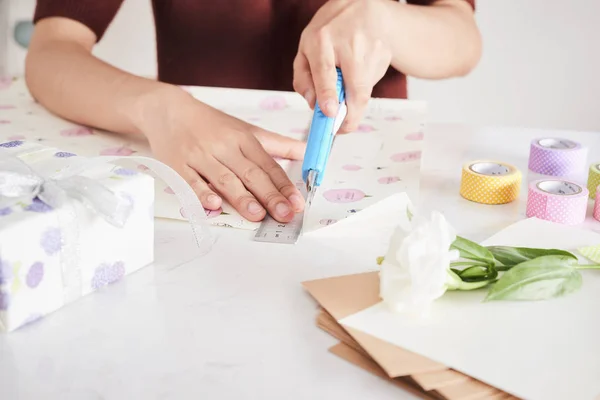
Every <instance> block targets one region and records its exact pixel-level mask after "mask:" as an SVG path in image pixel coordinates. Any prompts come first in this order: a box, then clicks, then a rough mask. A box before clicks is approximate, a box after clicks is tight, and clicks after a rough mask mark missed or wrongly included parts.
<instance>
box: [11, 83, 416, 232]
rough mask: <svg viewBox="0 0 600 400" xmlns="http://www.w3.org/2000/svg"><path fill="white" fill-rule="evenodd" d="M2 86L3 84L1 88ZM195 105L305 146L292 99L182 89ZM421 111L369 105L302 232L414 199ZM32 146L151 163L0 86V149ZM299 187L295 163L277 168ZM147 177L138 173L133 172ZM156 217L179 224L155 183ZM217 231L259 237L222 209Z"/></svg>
mask: <svg viewBox="0 0 600 400" xmlns="http://www.w3.org/2000/svg"><path fill="white" fill-rule="evenodd" d="M2 82H3V83H2ZM182 90H186V91H187V92H189V93H190V94H192V95H193V96H194V97H195V98H197V99H199V100H201V101H204V102H206V103H208V104H210V105H212V106H213V107H215V108H218V109H220V110H222V111H224V112H226V113H228V114H230V115H233V116H235V117H237V118H240V119H242V120H244V121H247V122H249V123H251V124H254V125H257V126H260V127H262V128H264V129H267V130H271V131H273V132H277V133H279V134H282V135H285V136H288V137H292V138H296V139H300V140H304V139H305V138H306V135H307V133H308V128H309V124H310V121H311V117H312V111H311V110H310V109H309V108H308V106H307V105H306V103H305V101H304V99H302V97H301V96H299V95H298V94H296V93H288V92H270V91H258V90H244V89H224V88H206V87H182ZM425 115H426V106H425V104H424V103H422V102H415V101H408V100H392V99H372V100H371V103H370V106H369V108H368V110H367V112H366V115H365V117H364V119H363V121H362V123H361V124H360V126H359V128H358V130H357V131H356V132H353V133H351V134H347V135H339V136H338V137H337V138H336V141H335V144H334V146H333V149H332V154H331V157H330V160H329V164H328V166H327V171H326V174H325V179H324V182H323V185H322V187H321V188H319V191H318V193H317V197H316V198H315V201H314V203H313V205H312V207H311V209H310V213H309V214H308V215H307V219H306V225H305V227H304V230H305V232H308V231H314V230H316V229H320V228H323V227H326V226H328V225H331V224H333V223H335V222H336V221H339V220H341V219H344V218H347V217H351V216H352V215H354V214H355V213H357V212H359V211H360V210H362V209H364V208H366V207H369V206H371V205H373V204H375V203H377V202H378V201H380V200H383V199H384V198H387V197H389V196H390V195H392V194H395V193H399V192H404V191H407V192H409V194H410V195H411V197H414V196H416V195H417V194H418V185H419V172H420V166H421V161H420V159H421V151H422V140H423V138H424V123H425ZM9 140H31V141H38V142H42V143H44V144H48V145H51V146H54V147H59V148H61V149H65V150H66V151H71V152H74V153H77V154H79V155H82V156H97V155H118V156H129V155H137V156H148V157H151V156H152V155H151V152H150V149H149V146H148V144H147V143H146V142H145V141H144V140H140V139H139V138H132V137H127V136H121V135H115V134H110V133H106V132H102V131H98V130H94V129H89V128H87V127H81V126H78V125H76V124H73V123H70V122H67V121H65V120H62V119H60V118H57V117H55V116H53V115H52V114H50V113H49V112H48V111H46V110H45V109H44V108H43V107H42V106H41V105H39V104H36V103H35V102H34V101H33V100H32V98H31V96H30V95H29V92H28V91H27V88H26V86H25V83H24V82H23V80H21V79H4V80H3V81H0V143H2V142H5V141H9ZM278 162H279V164H280V165H281V166H282V167H283V168H284V169H285V170H286V172H287V173H288V175H289V176H290V178H291V179H292V180H293V181H294V182H295V183H296V184H297V185H302V184H303V183H302V179H301V171H300V167H301V165H300V163H299V162H291V161H289V160H278ZM133 168H140V169H142V170H145V167H144V166H143V165H138V166H137V167H136V166H134V167H133ZM155 182H156V187H155V192H156V209H155V216H156V217H161V218H169V219H179V220H181V219H184V216H183V215H182V210H181V208H180V206H179V204H178V202H177V200H176V199H175V198H174V196H173V194H172V193H173V192H172V190H171V189H170V188H169V187H168V186H166V185H165V184H163V183H162V182H161V181H160V180H156V181H155ZM207 216H208V221H209V222H210V223H211V224H212V225H215V226H227V227H234V228H241V229H251V230H253V229H256V228H258V226H259V224H258V223H252V222H250V221H248V220H246V219H244V218H243V217H241V216H240V215H239V214H238V213H237V212H236V211H235V209H233V207H231V206H230V205H229V204H227V203H225V204H224V205H223V207H222V209H220V210H217V211H210V212H207Z"/></svg>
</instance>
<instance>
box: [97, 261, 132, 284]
mask: <svg viewBox="0 0 600 400" xmlns="http://www.w3.org/2000/svg"><path fill="white" fill-rule="evenodd" d="M124 275H125V265H124V264H123V262H122V261H117V262H115V263H114V264H108V263H105V264H102V265H100V266H98V267H97V268H96V270H95V271H94V276H93V277H92V289H94V290H97V289H99V288H101V287H102V286H106V285H109V284H111V283H114V282H116V281H118V280H119V279H121V278H123V276H124Z"/></svg>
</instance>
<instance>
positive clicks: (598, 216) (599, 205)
mask: <svg viewBox="0 0 600 400" xmlns="http://www.w3.org/2000/svg"><path fill="white" fill-rule="evenodd" d="M599 189H600V186H598V187H597V188H596V201H595V202H594V219H595V220H597V221H600V190H599Z"/></svg>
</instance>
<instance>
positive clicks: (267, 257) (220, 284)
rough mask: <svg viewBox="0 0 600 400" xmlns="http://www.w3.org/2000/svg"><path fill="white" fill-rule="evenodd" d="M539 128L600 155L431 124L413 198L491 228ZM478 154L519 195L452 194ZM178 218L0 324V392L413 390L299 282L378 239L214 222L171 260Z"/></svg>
mask: <svg viewBox="0 0 600 400" xmlns="http://www.w3.org/2000/svg"><path fill="white" fill-rule="evenodd" d="M538 136H560V137H568V138H570V139H572V140H577V141H580V142H583V143H585V144H587V145H588V146H589V147H590V162H591V161H594V160H600V145H599V144H600V143H599V141H600V135H599V134H598V133H594V132H552V131H546V130H537V129H521V128H494V127H483V128H478V127H471V126H464V125H430V126H429V127H427V130H426V135H425V138H426V139H425V151H424V153H423V154H424V155H423V167H422V168H423V171H422V177H421V185H420V186H421V190H420V193H419V194H416V193H415V194H412V195H411V197H412V200H413V202H414V203H415V204H416V205H417V206H418V210H419V211H421V212H424V211H428V210H432V209H437V210H440V211H442V212H443V213H444V214H445V215H446V217H447V218H448V219H449V221H450V222H451V223H452V224H453V225H454V226H455V228H456V229H457V231H458V232H460V233H461V234H462V235H465V236H467V237H470V238H471V239H473V240H482V239H485V238H486V237H488V236H491V234H493V233H494V232H496V231H498V230H500V229H502V228H504V227H506V226H507V225H509V224H511V223H513V222H515V221H517V220H519V219H521V218H524V206H525V201H526V194H527V192H526V185H527V180H528V179H530V177H528V176H527V173H526V171H527V157H528V153H529V143H530V141H531V140H532V139H533V138H535V137H538ZM481 158H491V159H497V160H502V161H505V162H509V163H513V164H514V165H516V166H517V167H518V168H519V169H521V171H523V173H524V181H523V188H522V190H521V195H520V197H519V199H518V200H517V201H515V202H513V203H511V204H507V205H503V206H484V205H481V204H475V203H470V202H468V201H466V200H464V199H462V198H461V197H460V196H459V194H458V190H459V184H460V168H461V165H462V163H464V162H466V161H471V160H474V159H481ZM585 225H586V226H587V227H589V228H590V229H594V230H596V229H600V223H599V222H597V221H594V220H588V221H586V223H585ZM187 229H188V226H187V224H185V223H184V222H176V221H163V220H157V226H156V262H155V264H154V265H152V266H148V267H146V268H143V269H142V270H140V271H139V272H137V273H135V274H133V275H130V276H128V277H126V278H125V279H124V280H122V281H121V282H119V283H117V284H115V285H112V286H110V287H107V288H106V289H103V290H101V291H99V292H97V293H94V294H92V295H89V296H86V297H85V298H82V299H80V300H78V301H77V302H75V303H73V304H71V305H69V306H68V307H66V308H64V309H62V310H59V311H57V312H55V313H54V314H53V315H51V316H49V317H47V318H44V319H43V320H41V321H39V322H37V323H34V324H32V325H29V326H26V327H24V328H22V329H20V330H18V331H16V332H13V333H11V334H3V335H0V399H18V400H21V399H38V398H44V399H61V400H63V399H64V400H69V399H77V400H85V399H178V400H179V399H283V398H285V399H317V398H319V399H321V398H323V399H324V398H340V399H364V398H377V399H381V400H383V399H413V398H415V397H414V396H413V395H412V394H409V393H408V392H404V391H403V390H402V389H399V388H398V387H396V386H393V385H391V384H389V383H387V382H385V381H383V380H381V379H380V378H377V377H374V376H372V375H370V374H369V373H367V372H365V371H363V370H361V369H359V368H357V367H355V366H353V365H351V364H349V363H347V362H345V361H343V360H341V359H339V358H337V357H336V356H334V355H332V354H331V353H329V352H328V351H327V349H328V348H329V347H330V346H331V345H333V344H335V343H336V341H335V340H334V339H333V338H332V337H330V336H329V335H328V334H326V333H324V332H322V331H320V330H319V329H318V328H317V327H316V326H315V317H316V315H317V304H316V303H315V302H314V301H313V300H312V299H311V297H310V296H309V295H308V294H307V293H306V292H305V291H304V290H303V288H302V285H301V282H303V281H305V280H311V279H317V278H321V277H327V276H335V275H343V274H351V273H357V272H365V271H369V270H372V269H373V267H374V263H373V260H374V258H375V257H377V256H379V255H381V254H382V251H383V250H384V248H385V243H384V241H368V240H362V239H361V238H344V239H328V240H326V241H325V240H322V239H321V240H317V239H314V238H310V237H306V238H302V240H300V241H299V242H298V243H297V244H296V245H277V244H265V243H258V242H253V241H252V232H249V231H241V230H234V229H227V228H214V232H215V233H216V234H217V236H218V240H217V242H216V244H215V245H214V248H213V249H212V251H211V252H210V253H208V254H207V255H205V256H203V257H202V258H199V259H195V260H194V261H191V262H184V263H183V264H182V263H181V261H182V260H184V259H185V255H186V254H187V253H189V251H190V247H189V246H188V241H186V240H185V238H186V237H187V236H188V235H189V232H188V230H187Z"/></svg>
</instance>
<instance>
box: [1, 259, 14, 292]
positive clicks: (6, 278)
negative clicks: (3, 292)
mask: <svg viewBox="0 0 600 400" xmlns="http://www.w3.org/2000/svg"><path fill="white" fill-rule="evenodd" d="M12 277H13V273H12V266H11V265H10V263H9V262H8V261H6V260H2V259H1V258H0V285H5V284H7V283H8V282H10V280H11V279H12Z"/></svg>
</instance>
